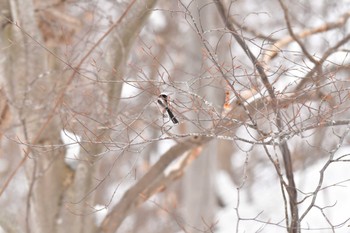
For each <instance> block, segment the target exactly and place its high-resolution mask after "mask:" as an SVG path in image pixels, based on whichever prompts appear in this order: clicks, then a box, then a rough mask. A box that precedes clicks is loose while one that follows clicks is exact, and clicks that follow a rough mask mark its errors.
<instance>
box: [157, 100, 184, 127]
mask: <svg viewBox="0 0 350 233" xmlns="http://www.w3.org/2000/svg"><path fill="white" fill-rule="evenodd" d="M157 102H158V104H159V106H160V107H161V108H162V111H163V112H167V113H168V115H169V118H170V119H171V121H172V122H173V123H174V124H175V125H176V124H178V123H179V121H178V120H177V119H176V117H175V115H174V113H173V112H172V111H171V110H170V109H169V102H168V96H167V95H166V94H163V93H162V94H160V95H159V96H158V101H157Z"/></svg>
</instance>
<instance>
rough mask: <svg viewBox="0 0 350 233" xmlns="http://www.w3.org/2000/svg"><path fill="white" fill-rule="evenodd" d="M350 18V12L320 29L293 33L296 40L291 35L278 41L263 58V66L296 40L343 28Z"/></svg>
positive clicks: (319, 27) (321, 26) (315, 28)
mask: <svg viewBox="0 0 350 233" xmlns="http://www.w3.org/2000/svg"><path fill="white" fill-rule="evenodd" d="M349 17H350V11H348V12H346V13H345V14H343V15H342V16H341V17H340V18H339V19H338V20H337V21H335V22H328V23H325V24H322V25H320V26H318V27H314V28H309V29H306V30H304V31H301V32H299V33H293V34H294V38H293V36H291V35H290V36H286V37H284V38H282V39H280V40H278V41H277V42H275V43H274V44H273V45H272V46H271V47H270V48H269V49H267V50H266V52H265V54H264V56H263V58H262V62H263V64H268V63H269V62H270V61H271V60H272V59H273V58H275V57H276V56H277V54H278V53H279V52H280V51H281V50H282V48H283V47H286V46H287V45H288V44H290V43H291V42H293V41H294V40H295V38H297V39H299V40H300V39H303V38H306V37H308V36H311V35H314V34H317V33H321V32H326V31H329V30H333V29H336V28H339V27H342V26H343V25H345V24H346V22H347V21H348V19H349Z"/></svg>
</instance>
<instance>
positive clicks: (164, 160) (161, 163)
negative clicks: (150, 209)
mask: <svg viewBox="0 0 350 233" xmlns="http://www.w3.org/2000/svg"><path fill="white" fill-rule="evenodd" d="M209 140H210V138H208V137H197V136H195V137H192V138H191V139H190V140H187V141H186V142H182V143H178V144H176V145H175V146H173V147H171V148H170V149H169V150H168V151H167V152H166V153H165V154H163V155H162V156H161V157H160V159H159V160H158V162H157V163H155V164H154V165H153V166H152V167H151V169H150V170H149V171H148V172H147V173H146V174H145V175H144V176H143V177H142V178H141V179H140V180H139V181H138V182H137V183H136V184H135V185H134V186H132V187H131V188H129V189H128V190H127V191H126V192H125V193H124V195H123V197H122V198H121V200H120V201H119V202H118V203H117V204H116V205H115V206H114V207H113V208H112V210H111V212H110V213H109V214H108V215H107V216H106V218H105V219H104V221H103V222H102V224H101V227H100V229H99V232H103V233H114V232H115V231H116V230H117V229H118V227H119V226H120V225H121V223H122V222H123V220H124V219H125V218H126V217H127V216H128V215H129V213H130V212H132V211H133V210H134V209H135V208H136V207H137V205H138V204H140V203H142V202H143V201H145V199H147V198H149V194H150V193H152V192H150V191H154V190H155V187H159V185H161V182H163V181H165V180H166V177H163V175H164V171H165V169H166V168H167V167H168V166H169V165H170V164H171V163H172V162H173V161H175V160H176V159H177V158H179V157H180V156H182V155H183V154H184V153H185V152H187V151H189V150H193V149H196V148H198V147H200V146H201V145H203V144H204V143H206V142H208V141H209ZM161 177H163V178H161ZM160 181H161V182H160ZM155 182H156V183H155ZM157 183H158V185H155V186H154V184H157ZM152 187H153V188H152ZM150 188H151V189H150ZM147 193H148V195H147ZM145 194H146V196H145Z"/></svg>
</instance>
